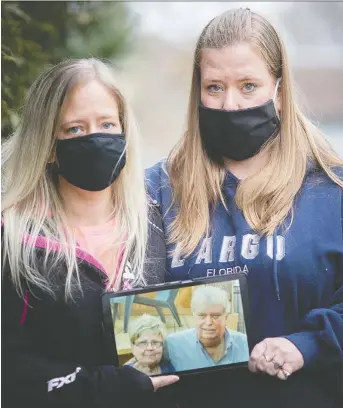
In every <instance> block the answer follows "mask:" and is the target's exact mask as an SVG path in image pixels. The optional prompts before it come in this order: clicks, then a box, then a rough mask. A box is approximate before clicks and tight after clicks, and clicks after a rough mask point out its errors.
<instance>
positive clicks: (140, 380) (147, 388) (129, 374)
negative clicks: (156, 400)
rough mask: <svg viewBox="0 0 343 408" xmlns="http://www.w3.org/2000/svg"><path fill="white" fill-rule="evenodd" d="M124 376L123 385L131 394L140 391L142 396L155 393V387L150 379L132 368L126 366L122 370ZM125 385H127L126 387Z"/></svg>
mask: <svg viewBox="0 0 343 408" xmlns="http://www.w3.org/2000/svg"><path fill="white" fill-rule="evenodd" d="M120 371H121V376H122V380H123V382H122V384H123V386H125V387H126V388H127V389H128V391H129V392H132V390H133V389H134V390H135V391H138V392H139V391H140V392H141V393H142V394H150V393H153V392H154V386H153V384H152V381H151V379H150V377H149V376H148V375H146V374H143V373H142V372H140V371H138V370H136V369H135V368H133V367H130V366H124V367H122V368H121V369H120ZM124 384H125V385H124Z"/></svg>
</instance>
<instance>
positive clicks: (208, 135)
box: [199, 82, 280, 165]
mask: <svg viewBox="0 0 343 408" xmlns="http://www.w3.org/2000/svg"><path fill="white" fill-rule="evenodd" d="M277 86H278V82H277V85H276V89H277ZM274 100H275V96H274V98H273V99H271V100H269V101H268V102H266V103H265V104H263V105H260V106H256V107H253V108H248V109H240V110H232V111H226V110H222V109H212V108H206V107H205V106H203V105H200V107H199V127H200V135H201V139H202V143H203V146H204V148H205V150H206V152H207V155H208V156H209V157H210V158H211V159H212V160H213V161H215V162H216V163H218V164H221V165H222V164H223V163H224V159H225V158H227V159H232V160H237V161H240V160H245V159H248V158H250V157H252V156H254V155H255V154H257V153H258V152H259V151H260V150H261V148H262V146H263V145H264V144H265V143H266V142H267V141H268V140H269V139H271V138H272V137H273V136H276V135H277V133H278V132H279V129H280V121H279V118H278V116H277V114H276V110H275V106H274Z"/></svg>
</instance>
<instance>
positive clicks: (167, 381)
mask: <svg viewBox="0 0 343 408" xmlns="http://www.w3.org/2000/svg"><path fill="white" fill-rule="evenodd" d="M150 379H151V382H152V385H153V386H154V391H157V390H158V389H159V388H161V387H166V386H167V385H171V384H174V383H176V382H177V381H179V379H180V378H179V377H178V376H177V375H161V376H159V377H150Z"/></svg>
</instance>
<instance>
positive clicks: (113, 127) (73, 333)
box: [2, 59, 177, 408]
mask: <svg viewBox="0 0 343 408" xmlns="http://www.w3.org/2000/svg"><path fill="white" fill-rule="evenodd" d="M2 156H3V158H2V177H3V185H2V190H3V196H2V258H3V259H2V262H3V270H2V276H3V279H2V283H3V287H2V306H3V318H2V319H3V320H2V341H3V346H2V352H3V358H4V365H3V367H4V370H5V371H6V376H5V378H4V380H3V390H4V392H3V400H4V401H6V404H7V405H8V406H12V407H17V406H22V405H23V404H24V403H25V404H29V405H30V406H35V407H73V408H76V407H80V408H81V407H82V408H85V407H114V406H120V407H131V406H135V405H136V404H137V402H138V401H139V402H140V404H143V406H144V401H145V402H146V403H147V404H148V406H149V407H150V406H151V403H152V400H151V398H152V397H150V394H151V395H153V391H154V389H155V390H156V389H157V388H159V387H161V386H164V385H168V384H169V383H172V382H175V381H176V380H177V377H175V376H174V377H173V376H171V377H156V378H153V379H150V378H149V377H148V376H147V375H145V374H143V373H138V372H137V371H136V370H134V369H132V368H130V367H124V368H121V369H117V368H115V367H114V365H113V364H112V362H111V361H110V360H109V358H108V357H107V355H106V351H105V349H106V347H105V339H104V335H103V331H102V313H101V311H102V307H101V295H102V294H103V293H104V292H105V291H106V290H120V289H126V288H128V287H132V286H137V285H146V284H152V283H154V282H161V281H162V282H163V281H164V272H165V267H164V266H165V264H164V262H165V245H164V241H163V237H162V236H161V234H160V229H161V219H160V217H159V216H158V213H157V212H156V210H155V209H154V207H153V206H152V205H150V204H149V203H148V202H147V199H146V192H145V187H144V179H143V175H142V169H141V165H140V161H139V140H138V134H137V130H136V127H135V122H134V120H133V116H132V113H131V111H130V108H129V106H128V105H127V103H126V101H125V99H124V97H123V95H122V93H121V92H120V91H119V88H118V86H117V84H116V81H115V73H114V72H113V70H112V68H111V67H110V66H109V65H107V64H105V63H103V62H101V61H100V60H96V59H84V60H67V61H64V62H61V63H60V64H58V65H56V66H54V67H51V68H49V69H47V70H46V71H45V72H44V73H42V74H41V75H40V77H39V78H38V79H37V80H36V81H35V82H34V83H33V85H32V86H31V88H30V90H29V92H28V95H27V99H26V101H25V104H24V107H23V111H22V117H21V122H20V124H19V126H18V128H17V129H16V131H15V132H14V134H13V135H12V136H11V137H10V138H9V139H8V141H6V142H5V144H4V145H3V148H2ZM132 391H133V392H132Z"/></svg>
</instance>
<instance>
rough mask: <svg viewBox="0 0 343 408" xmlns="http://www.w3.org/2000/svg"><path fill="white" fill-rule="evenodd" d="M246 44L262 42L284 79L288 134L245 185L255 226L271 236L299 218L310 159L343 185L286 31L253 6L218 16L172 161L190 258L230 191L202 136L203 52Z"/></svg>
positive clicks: (246, 208)
mask: <svg viewBox="0 0 343 408" xmlns="http://www.w3.org/2000/svg"><path fill="white" fill-rule="evenodd" d="M241 42H246V43H250V44H251V45H252V46H254V47H255V49H257V50H258V51H259V52H260V55H261V56H262V58H263V59H264V61H265V63H266V65H267V67H268V69H269V72H270V73H271V75H273V77H274V78H275V79H277V78H280V77H281V78H282V80H281V98H282V99H281V100H282V112H281V130H280V134H279V136H278V137H277V138H275V139H274V140H273V141H271V142H270V143H268V144H266V146H265V147H264V149H266V150H267V149H268V150H269V153H270V160H269V161H268V164H267V165H266V166H265V167H264V168H263V169H262V170H261V171H260V172H258V173H256V174H254V175H253V176H251V177H248V178H246V179H244V180H243V181H241V182H240V183H239V186H238V189H237V193H236V197H235V200H236V203H237V206H238V207H239V208H240V209H241V210H242V211H243V213H244V216H245V218H246V220H247V222H248V224H249V225H250V227H251V228H252V229H254V230H255V231H257V232H258V233H260V234H261V235H263V234H266V235H270V234H272V233H273V231H274V230H275V228H276V227H277V226H278V225H280V224H282V223H283V222H284V221H285V219H286V217H287V216H288V215H289V214H291V215H292V204H293V200H294V198H295V196H296V194H297V192H298V191H299V189H300V187H301V185H302V183H303V180H304V177H305V174H306V169H307V164H308V161H309V160H310V161H313V162H317V163H318V165H319V166H320V167H321V168H322V169H323V170H324V171H325V173H326V174H327V175H328V176H329V177H330V178H331V179H332V180H333V181H334V182H336V183H337V184H339V185H340V186H343V183H342V181H341V180H340V179H339V178H338V177H337V176H336V175H335V173H334V171H333V167H335V166H342V165H343V161H342V160H341V159H340V158H339V157H338V155H336V153H335V152H334V151H333V150H332V149H331V147H330V146H329V144H328V143H327V142H326V140H325V138H324V136H323V135H322V134H321V132H320V131H319V130H318V129H317V128H316V127H315V126H314V125H313V124H312V123H311V122H310V121H309V120H308V119H307V118H306V117H305V116H304V115H303V113H302V112H301V110H300V108H299V106H298V105H297V103H296V101H295V98H294V90H293V80H292V77H291V72H290V67H289V63H288V59H287V55H286V50H285V46H284V44H283V42H282V40H281V38H280V37H279V35H278V33H277V32H276V30H275V29H274V28H273V26H272V25H271V24H270V23H269V22H268V21H267V20H266V19H265V18H263V17H262V16H260V15H258V14H256V13H253V12H251V11H250V10H248V9H234V10H229V11H227V12H225V13H223V14H221V15H219V16H217V17H216V18H214V19H213V20H211V21H210V22H209V24H208V25H207V26H206V27H205V28H204V29H203V31H202V33H201V35H200V37H199V39H198V42H197V45H196V49H195V54H194V62H193V76H192V83H191V92H190V98H189V105H188V120H187V130H186V132H185V134H184V136H183V138H182V139H181V140H180V142H179V143H178V144H177V145H176V146H175V147H174V149H173V150H172V152H171V153H170V155H169V157H168V160H167V171H168V173H169V176H170V181H171V185H172V187H173V203H174V204H175V203H176V204H177V207H178V214H177V216H176V218H175V220H174V222H173V223H172V225H171V230H170V233H171V234H170V241H171V242H174V243H178V245H179V247H180V249H181V252H182V253H183V254H185V255H189V254H191V253H192V252H193V251H194V249H195V248H196V246H197V244H198V242H199V241H200V239H201V238H202V237H203V236H205V235H208V234H209V227H210V213H209V206H210V205H215V204H217V203H218V202H219V201H222V203H223V204H224V206H225V202H224V198H223V195H222V183H223V180H224V177H225V169H224V168H223V167H220V166H219V165H217V164H215V163H214V162H212V161H211V160H209V159H208V157H207V156H206V153H205V152H204V150H203V147H202V143H201V138H200V133H199V124H198V121H199V119H198V108H199V103H200V61H201V51H202V50H203V49H205V48H217V49H220V48H224V47H227V46H229V45H232V44H237V43H241ZM180 175H182V176H180ZM291 219H292V218H291Z"/></svg>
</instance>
